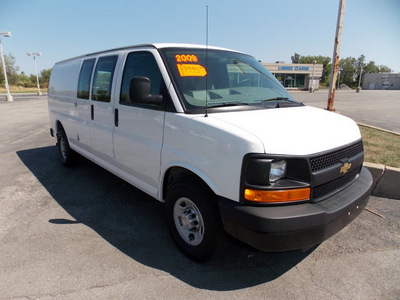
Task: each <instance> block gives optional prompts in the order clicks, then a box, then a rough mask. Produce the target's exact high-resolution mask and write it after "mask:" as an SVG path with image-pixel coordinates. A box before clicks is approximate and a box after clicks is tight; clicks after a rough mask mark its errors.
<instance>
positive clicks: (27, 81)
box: [16, 72, 35, 87]
mask: <svg viewBox="0 0 400 300" xmlns="http://www.w3.org/2000/svg"><path fill="white" fill-rule="evenodd" d="M16 85H18V86H23V87H33V86H35V84H34V83H33V82H32V80H31V78H29V77H28V76H26V74H25V73H24V72H21V74H19V75H18V80H17V83H16Z"/></svg>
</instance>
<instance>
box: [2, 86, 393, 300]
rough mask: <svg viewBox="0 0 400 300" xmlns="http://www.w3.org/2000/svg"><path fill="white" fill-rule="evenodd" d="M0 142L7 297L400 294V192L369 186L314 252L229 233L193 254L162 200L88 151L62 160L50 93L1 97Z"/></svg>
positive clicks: (356, 296)
mask: <svg viewBox="0 0 400 300" xmlns="http://www.w3.org/2000/svg"><path fill="white" fill-rule="evenodd" d="M299 95H300V94H299ZM299 100H300V99H299ZM0 141H1V142H0V253H1V255H0V299H53V298H56V299H179V298H190V299H251V298H253V299H400V271H399V270H400V201H399V200H392V199H386V198H377V197H371V199H370V202H369V204H368V211H364V212H362V213H361V215H360V216H359V217H358V218H357V219H356V220H355V221H354V222H353V223H351V224H350V225H349V226H348V227H346V228H345V229H343V230H342V231H341V232H339V233H338V234H336V235H335V236H333V237H332V238H331V239H329V240H327V241H326V242H324V243H322V244H321V245H319V246H318V247H314V248H312V249H310V250H308V251H306V252H301V251H291V252H285V253H261V252H258V251H255V250H253V249H250V248H248V247H246V246H244V245H242V244H240V243H237V242H234V241H232V242H231V245H230V246H229V251H227V253H226V254H225V255H224V256H223V257H220V258H219V259H218V260H213V261H210V262H208V263H206V264H197V263H195V262H193V261H190V260H189V259H187V258H186V257H185V256H183V255H182V254H181V253H180V252H179V251H178V250H177V248H176V247H175V246H174V244H173V242H172V240H171V239H170V237H169V234H168V231H167V228H166V226H165V223H164V218H163V206H162V204H160V203H158V202H157V201H155V200H153V199H151V198H150V197H149V196H147V195H145V194H143V193H142V192H140V191H138V190H137V189H135V188H134V187H132V186H130V185H128V184H127V183H125V182H124V181H122V180H120V179H118V178H116V177H115V176H113V175H112V174H110V173H108V172H107V171H105V170H103V169H101V168H99V167H97V166H96V165H94V164H93V163H91V162H89V161H87V160H85V159H82V160H81V163H80V164H79V165H78V166H76V167H74V168H70V169H69V168H64V167H63V166H62V165H61V163H60V162H59V160H58V153H57V149H56V147H55V139H54V138H51V137H50V135H49V123H48V114H47V102H46V97H34V98H32V97H30V98H24V97H21V98H20V99H17V100H15V101H14V102H12V103H5V102H4V101H1V102H0Z"/></svg>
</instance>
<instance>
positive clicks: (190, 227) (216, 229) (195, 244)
mask: <svg viewBox="0 0 400 300" xmlns="http://www.w3.org/2000/svg"><path fill="white" fill-rule="evenodd" d="M165 213H166V220H167V225H168V229H169V231H170V233H171V236H172V238H173V240H174V242H175V243H176V245H177V246H178V248H179V249H180V250H181V251H182V252H183V253H184V254H185V255H186V256H188V257H190V258H191V259H193V260H195V261H198V262H204V261H206V260H208V259H209V258H211V257H212V256H213V255H214V254H215V253H216V251H217V250H218V249H219V248H220V245H221V241H222V240H223V235H224V232H223V227H222V224H221V220H220V217H219V213H218V206H217V203H216V199H215V196H214V194H213V193H212V192H211V191H209V190H208V189H207V188H205V187H204V186H203V184H201V183H198V182H197V181H195V180H186V181H183V182H176V183H173V184H172V185H171V186H170V188H169V189H168V192H167V197H166V201H165Z"/></svg>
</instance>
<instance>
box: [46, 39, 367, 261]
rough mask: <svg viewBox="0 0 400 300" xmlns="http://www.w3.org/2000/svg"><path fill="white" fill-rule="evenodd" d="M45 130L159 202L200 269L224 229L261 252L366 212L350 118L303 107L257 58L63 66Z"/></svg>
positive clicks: (306, 241)
mask: <svg viewBox="0 0 400 300" xmlns="http://www.w3.org/2000/svg"><path fill="white" fill-rule="evenodd" d="M48 99H49V103H48V105H49V114H50V122H51V129H50V132H51V135H52V136H55V137H56V138H57V146H58V149H59V152H60V156H61V160H62V162H63V164H64V165H66V166H69V165H71V164H73V163H74V162H75V159H76V158H77V154H80V155H82V156H84V157H86V158H88V159H90V160H92V161H93V162H95V163H97V164H99V165H100V166H102V167H103V168H105V169H106V170H108V171H110V172H111V173H113V174H115V175H117V176H119V177H120V178H122V179H124V180H126V181H127V182H129V183H130V184H132V185H134V186H135V187H137V188H139V189H141V190H142V191H144V192H146V193H147V194H149V195H151V196H152V197H154V198H155V199H157V200H159V201H161V202H165V212H166V223H167V226H168V228H169V230H170V233H171V235H172V237H173V239H174V241H175V242H176V244H177V246H178V247H179V248H180V249H181V250H182V251H183V252H184V253H185V254H186V255H188V256H189V257H191V258H193V259H195V260H197V261H204V260H206V259H208V258H210V257H211V256H212V255H213V254H214V253H216V250H217V249H220V244H221V241H222V240H223V235H224V231H226V232H227V233H229V234H230V235H232V236H234V237H236V238H237V239H239V240H241V241H243V242H244V243H247V244H249V245H251V246H253V247H255V248H257V249H260V250H264V251H284V250H291V249H300V248H308V247H311V246H313V245H316V244H318V243H321V242H322V241H324V240H325V239H327V238H329V237H330V236H332V235H333V234H335V233H336V232H337V231H339V230H340V229H342V228H343V227H344V226H346V225H347V224H348V223H350V222H351V221H352V220H353V219H354V218H355V217H356V216H357V215H359V214H360V212H361V211H362V210H363V209H364V207H365V206H366V204H367V202H368V199H369V195H370V192H371V186H372V178H371V174H370V173H369V171H368V170H367V169H366V168H364V167H363V160H364V152H363V143H362V140H361V136H360V132H359V129H358V127H357V125H356V124H355V123H354V122H353V121H352V120H350V119H348V118H346V117H344V116H341V115H338V114H335V113H331V112H328V111H324V110H320V109H316V108H312V107H308V106H305V105H303V104H302V103H299V102H296V101H295V100H294V99H293V98H292V97H291V96H290V95H289V94H288V93H287V92H286V90H285V89H284V88H283V87H282V86H281V84H280V83H279V82H278V81H277V80H276V79H275V77H274V76H273V75H271V73H269V72H268V71H267V70H266V69H265V68H264V67H263V66H262V65H261V64H260V63H258V62H257V60H256V59H254V58H253V57H251V56H249V55H246V54H243V53H239V52H236V51H232V50H227V49H221V48H215V47H204V46H198V45H183V44H154V45H138V46H132V47H126V48H120V49H114V50H109V51H103V52H98V53H93V54H88V55H84V56H80V57H76V58H73V59H69V60H65V61H61V62H59V63H57V64H55V66H54V68H53V70H52V73H51V78H50V85H49V94H48Z"/></svg>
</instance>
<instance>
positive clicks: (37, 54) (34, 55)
mask: <svg viewBox="0 0 400 300" xmlns="http://www.w3.org/2000/svg"><path fill="white" fill-rule="evenodd" d="M26 55H28V56H33V62H34V64H35V73H36V82H37V88H38V93H37V94H38V96H41V95H42V92H41V91H40V83H39V76H38V71H37V65H36V56H40V55H41V53H40V52H27V53H26Z"/></svg>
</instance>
